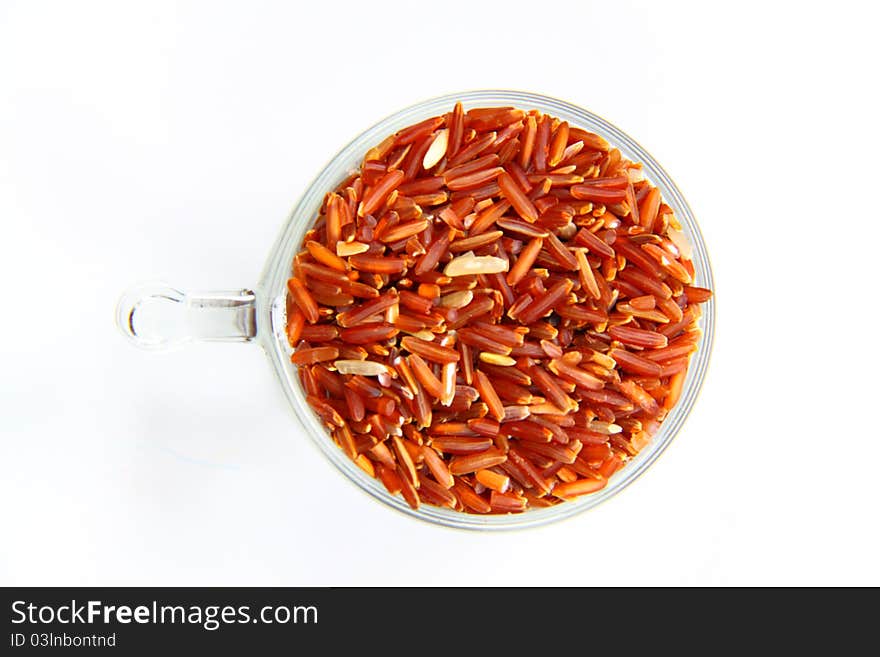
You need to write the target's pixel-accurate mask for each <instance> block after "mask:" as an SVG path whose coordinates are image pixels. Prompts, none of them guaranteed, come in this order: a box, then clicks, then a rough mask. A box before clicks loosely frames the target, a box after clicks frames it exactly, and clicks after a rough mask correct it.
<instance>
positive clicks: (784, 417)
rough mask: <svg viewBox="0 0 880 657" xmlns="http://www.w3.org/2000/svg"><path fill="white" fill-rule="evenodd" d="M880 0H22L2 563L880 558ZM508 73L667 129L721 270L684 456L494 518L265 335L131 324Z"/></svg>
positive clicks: (585, 580) (415, 567)
mask: <svg viewBox="0 0 880 657" xmlns="http://www.w3.org/2000/svg"><path fill="white" fill-rule="evenodd" d="M349 4H350V5H351V6H348V5H349ZM661 5H662V6H661ZM870 5H871V3H867V2H864V3H847V2H822V3H791V4H788V3H775V2H761V3H739V2H738V3H729V4H727V5H724V6H722V5H720V4H718V3H693V4H681V3H672V4H670V3H655V2H640V3H633V2H623V1H616V2H583V1H581V2H562V1H557V2H552V3H541V2H524V3H517V2H494V3H488V2H475V1H471V2H461V3H459V2H455V1H452V0H447V1H444V2H441V3H427V2H425V3H420V2H412V1H410V2H405V3H400V4H396V3H383V2H359V3H345V2H302V3H295V2H286V3H259V2H247V3H245V2H242V3H238V4H235V5H232V4H227V3H219V2H206V3H202V4H194V3H175V4H174V5H171V4H167V3H160V2H144V3H119V2H107V3H101V4H99V3H93V2H75V3H73V2H59V3H57V4H48V3H43V2H8V1H4V2H2V3H0V222H2V233H0V276H2V279H0V280H2V281H3V284H4V294H3V302H2V306H0V308H2V309H0V313H2V315H0V317H2V322H0V332H2V336H0V338H2V340H0V385H2V388H0V430H2V440H0V584H6V585H11V584H43V585H49V584H105V585H120V584H145V585H160V584H180V585H195V584H216V585H222V584H254V585H344V584H349V585H359V584H374V585H385V584H389V585H390V584H419V585H421V584H478V585H483V584H487V585H488V584H497V585H507V584H530V585H531V584H548V585H566V584H577V585H625V584H649V585H655V584H671V585H682V584H691V585H710V584H721V585H746V584H771V585H775V584H873V585H878V584H880V565H878V564H880V560H878V559H877V554H878V552H880V528H878V512H877V509H878V503H880V495H878V484H877V481H878V477H877V470H878V467H880V432H878V429H877V413H878V406H880V404H878V398H877V389H878V385H877V379H878V372H880V362H878V358H877V344H878V330H877V319H878V313H877V307H878V278H880V277H878V273H877V272H878V267H880V258H878V248H877V244H878V237H880V231H878V222H880V217H878V205H880V201H878V185H877V180H878V174H877V167H876V162H877V160H876V153H877V152H878V147H880V143H878V129H877V123H878V111H880V107H878V103H877V99H876V96H875V94H876V87H877V64H878V61H880V50H878V46H877V39H876V33H875V32H876V25H877V16H876V15H871V14H872V12H871V10H869V9H868V7H870ZM475 88H516V89H525V90H531V91H536V92H540V93H545V94H549V95H554V96H557V97H560V98H564V99H566V100H569V101H571V102H573V103H575V104H579V105H582V106H584V107H586V108H588V109H590V110H592V111H594V112H596V113H597V114H599V115H601V116H604V117H606V118H608V119H609V120H611V121H612V122H613V123H615V124H617V125H618V126H620V127H621V128H622V129H623V130H624V131H626V132H628V133H629V134H630V135H632V136H633V137H635V138H636V140H638V141H639V142H640V143H641V144H642V145H644V146H645V147H646V148H647V149H648V150H649V151H650V152H652V153H653V154H654V156H655V157H657V159H658V160H659V161H660V162H661V163H662V164H663V165H664V167H665V168H666V169H667V171H669V172H670V173H671V175H672V176H673V177H674V178H675V179H676V182H677V183H678V185H679V186H680V188H681V189H682V190H683V192H684V194H685V195H686V197H687V198H688V200H689V201H690V204H691V205H692V207H693V209H694V211H695V213H696V215H697V217H698V220H699V221H700V223H701V226H702V229H703V232H704V236H705V238H706V241H707V244H708V248H709V252H710V255H711V258H712V264H713V267H714V271H715V276H716V284H717V299H718V316H717V319H718V331H717V337H716V343H715V349H714V353H713V358H712V362H711V365H710V370H709V375H708V378H707V380H706V383H705V387H704V390H703V393H702V395H701V397H700V399H699V401H698V403H697V406H696V408H695V410H694V412H693V414H692V416H691V417H690V419H689V420H688V422H687V424H686V425H685V428H684V430H683V431H682V433H681V434H680V435H679V437H678V438H677V439H676V440H675V442H674V443H673V444H672V445H671V447H670V448H669V450H668V451H667V452H666V454H665V455H664V456H663V458H662V459H661V460H660V461H659V462H658V463H657V464H656V465H655V466H654V467H653V468H652V469H651V470H650V471H649V472H648V473H647V474H646V475H644V476H643V477H642V478H641V479H640V480H639V481H638V482H636V483H635V484H633V486H632V487H630V488H628V489H627V490H626V491H624V492H623V493H622V494H620V495H619V496H617V497H616V498H615V499H613V500H611V501H610V502H608V503H607V504H605V505H603V506H601V507H600V508H597V509H595V510H593V511H590V512H588V513H586V514H584V515H581V516H578V517H576V518H574V519H572V520H568V521H565V522H562V523H559V524H557V525H552V526H548V527H544V528H540V529H536V530H529V531H522V532H515V533H503V534H488V535H487V534H480V533H466V532H460V531H454V530H448V529H443V528H438V527H434V526H429V525H426V524H423V523H420V522H417V521H415V520H412V519H410V518H407V517H404V516H402V515H398V514H397V513H395V512H393V511H391V510H389V509H387V508H385V507H384V506H382V505H380V504H378V503H376V502H375V501H373V500H372V499H370V498H368V497H367V496H366V495H365V494H363V493H362V492H360V491H359V490H358V489H356V488H355V487H354V486H352V485H351V484H349V483H347V482H346V481H345V480H344V479H343V478H342V477H341V476H340V475H338V474H337V472H336V471H335V470H334V469H333V466H331V465H330V464H329V463H328V462H326V461H325V460H324V458H323V457H322V456H321V455H320V454H319V453H318V451H317V450H316V449H315V448H314V447H313V446H312V445H311V444H310V443H309V442H307V439H306V438H304V437H303V436H301V435H298V434H297V432H296V430H295V429H294V424H293V421H292V418H291V415H290V410H289V409H288V408H287V407H286V402H285V401H284V400H283V398H282V394H281V392H280V389H279V387H278V385H277V383H276V381H275V380H274V378H273V374H272V372H271V371H270V368H269V365H268V362H267V360H266V358H265V357H264V356H263V354H262V353H261V352H260V350H259V349H258V348H256V347H252V346H247V345H224V344H214V345H205V344H199V345H191V346H189V347H187V348H186V349H183V350H180V351H177V352H175V353H173V354H165V355H155V354H151V353H147V352H142V351H139V350H136V349H134V348H132V347H131V346H129V345H128V344H127V343H126V342H125V341H124V340H123V339H122V337H121V336H120V335H119V334H118V332H117V330H116V328H115V326H114V323H113V319H114V318H113V312H114V306H115V303H116V300H117V298H118V296H119V295H120V293H121V292H122V291H123V290H124V289H125V288H126V287H128V286H129V285H130V284H133V283H136V282H139V281H143V280H151V279H157V278H159V279H164V280H167V281H170V282H172V283H175V284H177V285H179V286H181V287H183V288H189V289H212V288H213V289H230V288H236V287H240V286H249V285H253V284H254V283H255V282H256V279H257V277H258V275H259V273H260V271H261V269H262V266H263V262H264V259H265V257H266V255H267V253H268V250H269V247H270V245H271V244H272V242H273V240H274V238H275V235H276V232H277V231H278V229H279V228H280V226H281V224H282V223H283V222H284V220H285V218H286V215H287V212H288V211H289V209H290V208H291V207H292V205H293V203H294V202H295V201H296V199H297V198H298V197H299V195H300V194H301V193H302V192H303V190H304V187H305V185H307V183H308V182H309V181H310V180H311V179H312V177H313V176H314V175H315V174H316V173H317V171H318V170H319V169H320V168H321V167H322V166H323V165H324V163H325V162H326V161H327V160H328V159H329V158H330V157H331V156H332V155H333V154H334V153H335V152H336V151H337V150H338V149H339V148H340V147H341V146H343V145H344V144H345V143H346V142H347V141H348V140H349V139H350V138H352V137H353V136H354V135H356V134H357V133H359V132H360V131H361V130H363V129H364V128H366V127H367V126H369V125H371V124H373V123H374V122H375V121H377V120H379V119H381V118H382V117H384V116H386V115H387V114H390V113H392V112H394V111H396V110H397V109H399V108H401V107H403V106H406V105H409V104H412V103H414V102H417V101H420V100H423V99H425V98H428V97H431V96H435V95H439V94H442V93H448V92H454V91H457V90H466V89H475Z"/></svg>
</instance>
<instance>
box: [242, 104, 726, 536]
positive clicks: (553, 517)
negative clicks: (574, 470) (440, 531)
mask: <svg viewBox="0 0 880 657" xmlns="http://www.w3.org/2000/svg"><path fill="white" fill-rule="evenodd" d="M457 101H461V102H462V104H464V105H465V108H466V109H467V108H469V107H491V106H495V105H513V106H516V107H519V108H522V109H538V110H540V111H541V112H545V113H548V114H551V115H553V116H556V117H559V118H561V119H564V120H567V121H568V122H569V123H570V124H571V125H573V126H577V127H581V128H584V129H587V130H590V131H592V132H595V133H597V134H599V135H601V136H603V137H604V138H606V139H607V140H608V141H609V143H611V144H612V145H613V146H615V147H616V148H618V149H619V150H620V151H621V153H622V154H623V155H624V156H625V157H627V158H629V159H630V160H632V161H634V162H641V163H642V165H643V168H644V172H645V176H646V177H647V178H648V179H649V180H650V181H651V182H652V183H653V184H654V185H656V186H657V187H659V188H660V191H661V194H662V196H663V199H664V200H665V201H666V203H667V204H668V205H669V206H670V207H671V208H672V209H673V211H674V212H675V216H676V218H677V219H678V220H679V222H680V223H681V225H682V229H683V232H684V233H685V234H686V236H687V237H688V239H689V240H690V242H691V244H692V246H693V251H694V253H693V263H694V269H695V284H696V285H700V286H703V287H708V288H710V289H713V290H714V289H715V288H714V282H713V276H712V269H711V266H710V263H709V256H708V253H707V250H706V245H705V242H704V240H703V236H702V234H701V232H700V229H699V226H698V225H697V222H696V219H695V218H694V215H693V212H692V210H691V208H690V206H689V205H688V203H687V201H686V200H685V199H684V196H683V195H682V193H681V191H680V190H679V189H678V187H677V186H676V185H675V183H674V182H673V181H672V178H671V177H670V176H669V174H667V173H666V171H665V170H664V169H663V167H661V166H660V164H659V163H658V162H657V161H656V160H655V159H654V158H653V157H652V156H651V155H650V153H648V151H646V150H645V149H644V148H643V147H642V146H640V145H639V144H638V143H637V142H636V141H635V140H634V139H632V138H631V137H630V136H629V135H627V134H626V133H624V132H623V131H622V130H620V129H619V128H617V127H616V126H614V125H613V124H612V123H610V122H608V121H606V120H605V119H603V118H601V117H599V116H597V115H595V114H593V113H592V112H589V111H588V110H585V109H583V108H581V107H578V106H577V105H573V104H571V103H568V102H566V101H563V100H559V99H557V98H552V97H550V96H544V95H540V94H535V93H531V92H525V91H511V90H491V89H484V90H477V91H467V92H461V93H453V94H446V95H443V96H438V97H435V98H431V99H428V100H425V101H423V102H420V103H416V104H414V105H411V106H409V107H406V108H404V109H402V110H400V111H399V112H396V113H394V114H392V115H390V116H388V117H386V118H384V119H382V120H381V121H379V122H377V123H376V124H374V125H373V126H372V127H370V128H368V129H367V130H365V131H364V132H362V133H361V134H360V135H358V136H357V137H355V138H354V139H353V140H352V141H351V142H349V143H348V144H347V145H346V146H345V147H344V148H342V149H341V150H340V151H339V152H338V153H337V154H336V155H335V156H334V157H333V159H331V160H330V162H329V163H328V164H327V165H326V166H325V167H324V168H323V169H322V170H321V172H320V173H319V174H318V175H317V177H316V178H315V179H314V180H313V181H312V183H311V184H310V185H309V186H308V187H307V188H306V191H305V192H304V194H303V196H302V197H301V198H300V200H299V201H298V202H297V203H296V205H295V206H294V208H293V210H292V211H291V213H290V215H289V217H288V220H287V222H286V223H285V224H284V226H283V227H282V230H281V232H280V234H279V236H278V239H277V240H276V243H275V246H274V248H273V249H272V251H271V252H270V255H269V258H268V260H267V262H266V266H265V269H264V271H263V275H262V276H261V279H260V283H259V285H258V288H257V301H256V303H257V316H258V318H259V322H258V325H259V335H258V339H259V340H260V343H261V345H262V346H263V348H264V349H265V351H266V353H267V354H268V356H269V359H270V361H271V362H272V365H273V369H274V371H275V373H276V375H277V376H278V379H279V381H280V382H281V385H282V388H283V389H284V392H285V396H286V397H287V399H288V401H289V402H290V405H291V408H292V409H293V411H294V416H295V419H296V421H297V422H298V424H299V426H300V428H301V429H302V430H303V431H304V432H305V433H306V434H307V435H308V436H309V437H310V438H311V441H312V443H313V444H314V445H315V446H316V447H317V448H318V449H319V451H320V452H321V453H322V454H323V455H324V456H325V457H326V458H327V459H328V460H329V461H330V462H331V463H332V464H333V465H334V466H335V467H336V468H337V469H338V470H339V471H340V472H342V474H344V475H345V477H346V478H347V479H348V480H349V481H351V482H352V483H354V484H355V485H357V487H358V488H360V489H361V490H363V491H365V492H366V493H368V494H369V495H371V496H372V497H374V498H376V499H377V500H379V501H381V502H383V503H384V504H386V505H388V506H389V507H391V508H393V509H396V510H397V511H400V512H401V513H404V514H406V515H407V516H410V517H413V518H418V519H419V520H424V521H427V522H430V523H434V524H438V525H443V526H445V527H451V528H456V529H472V530H510V529H523V528H527V527H537V526H541V525H545V524H547V523H550V522H556V521H559V520H562V519H565V518H571V517H573V516H575V515H578V514H581V513H583V512H584V511H587V510H588V509H592V508H594V507H595V506H597V505H599V504H601V503H602V502H604V501H606V500H608V499H610V498H611V497H613V496H614V495H616V494H617V493H619V492H620V491H622V490H623V489H624V488H627V487H628V486H629V485H630V484H631V483H632V482H633V481H635V480H636V479H637V478H638V477H639V476H640V475H641V474H642V473H643V472H644V471H645V470H646V469H647V468H648V467H650V466H651V465H652V464H653V463H654V462H655V461H656V460H657V459H658V457H659V456H660V455H661V454H662V453H663V452H664V451H665V450H666V448H667V447H668V446H669V444H670V443H671V442H672V440H673V439H674V438H675V436H676V435H678V433H679V431H680V430H681V427H682V425H683V424H684V421H685V419H686V418H687V417H688V415H689V414H690V412H691V409H692V408H693V406H694V403H695V402H696V399H697V396H698V394H699V391H700V389H701V387H702V384H703V381H704V379H705V375H706V371H707V368H708V364H709V357H710V353H711V351H712V344H713V341H714V328H715V299H714V296H713V298H712V299H710V300H709V301H708V302H707V303H705V304H703V316H702V317H701V319H700V327H701V329H702V337H701V339H700V342H699V343H698V346H697V351H696V353H695V354H694V355H693V357H692V359H691V363H690V367H689V370H688V374H687V377H686V379H685V384H684V388H683V390H682V395H681V398H680V399H679V401H678V404H676V406H675V407H674V408H673V410H672V411H671V412H670V414H669V415H668V417H667V418H666V419H665V420H664V422H663V423H662V424H661V427H660V430H659V431H658V433H657V435H656V436H655V437H654V440H653V441H652V443H651V444H650V445H649V446H648V447H646V448H645V449H644V450H642V452H640V453H639V454H638V455H637V456H636V457H634V458H633V459H632V460H631V461H630V462H629V463H627V465H626V466H625V467H624V468H623V469H622V470H620V471H619V472H617V473H616V474H615V475H614V476H613V477H612V478H611V480H610V481H609V483H608V485H607V486H606V487H605V488H604V489H602V490H601V491H599V492H597V493H594V494H591V495H587V496H584V497H582V498H579V499H578V500H575V501H571V502H563V503H560V504H558V505H555V506H553V507H549V508H545V509H534V510H530V511H526V512H524V513H521V514H510V515H485V516H483V515H476V514H467V513H461V512H459V511H452V510H450V509H444V508H439V507H434V506H430V505H422V506H421V507H419V509H412V508H410V506H409V505H408V504H407V503H406V502H405V501H404V500H403V498H402V497H400V496H392V495H390V494H389V493H388V492H387V491H386V490H385V488H384V486H383V485H382V484H381V482H379V481H378V480H376V479H373V478H371V477H369V476H368V475H367V474H366V473H365V472H363V471H362V470H361V469H360V468H359V467H358V466H357V465H355V464H354V463H353V462H352V461H351V460H350V459H349V458H348V457H347V456H346V455H345V454H344V453H343V452H342V450H341V449H339V447H338V446H337V445H336V444H335V443H334V442H333V441H332V439H331V438H330V436H329V435H328V433H327V431H326V430H325V429H324V427H323V426H322V425H321V424H320V422H319V421H318V420H317V418H316V417H315V415H314V414H313V413H312V411H311V409H310V408H309V406H308V405H307V404H306V401H305V397H304V395H303V393H302V390H301V388H300V384H299V379H298V376H297V373H296V368H295V366H294V365H293V364H292V363H291V362H290V358H289V355H290V347H289V345H288V344H287V340H286V333H285V324H286V316H285V302H284V297H285V294H286V283H287V279H288V277H289V275H290V266H291V261H292V259H293V256H294V254H295V253H296V252H297V251H298V247H299V245H300V244H301V242H302V238H303V236H304V234H305V232H306V230H307V229H308V228H309V227H310V226H311V224H312V222H313V221H314V218H315V216H316V215H317V212H318V209H319V207H320V204H321V202H322V200H323V198H324V195H325V194H326V193H327V192H328V191H331V190H332V189H334V188H335V187H336V186H337V185H338V184H339V183H340V182H341V181H342V180H343V179H345V178H346V177H347V176H348V175H349V174H350V172H351V171H353V170H354V169H356V168H357V166H358V165H359V163H360V161H361V158H362V157H363V154H364V153H365V152H366V151H367V150H368V149H369V148H371V147H373V146H375V145H376V144H378V143H379V142H380V141H381V140H382V139H384V138H385V137H386V136H388V135H389V134H391V133H393V132H395V131H397V130H399V129H401V128H403V127H406V126H408V125H410V124H412V123H415V122H417V121H420V120H423V119H425V118H429V117H431V116H436V115H439V114H443V113H445V112H448V111H449V110H450V109H451V108H452V107H453V105H454V104H455V102H457Z"/></svg>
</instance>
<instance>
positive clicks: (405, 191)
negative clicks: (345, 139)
mask: <svg viewBox="0 0 880 657" xmlns="http://www.w3.org/2000/svg"><path fill="white" fill-rule="evenodd" d="M639 169H640V166H639V165H638V164H634V163H632V162H629V161H627V160H626V159H624V158H623V157H622V156H621V155H620V152H619V151H617V150H616V149H614V148H612V147H611V146H610V145H609V144H608V143H607V142H606V141H605V140H604V139H602V138H601V137H599V136H598V135H595V134H593V133H590V132H587V131H585V130H582V129H580V128H577V127H576V126H569V125H568V123H566V122H564V121H557V120H556V119H554V118H552V117H550V116H547V115H543V114H541V113H540V112H537V111H529V112H524V111H522V110H519V109H516V108H476V109H471V110H469V111H468V112H465V111H464V109H463V108H462V106H461V104H460V103H458V104H456V105H455V107H454V108H453V109H452V111H450V112H449V113H448V114H445V115H443V116H438V117H434V118H431V119H427V120H425V121H422V122H420V123H418V124H416V125H413V126H410V127H408V128H406V129H404V130H401V131H399V132H398V133H397V134H396V135H392V136H390V137H389V138H388V139H386V140H385V141H383V142H382V143H381V144H379V145H378V146H376V147H375V148H372V149H370V151H369V152H368V153H367V154H366V156H365V158H364V162H363V164H362V166H361V169H360V171H359V172H358V173H357V174H355V175H354V176H352V177H350V178H349V179H348V180H346V181H345V182H344V183H343V184H342V185H341V186H340V187H339V188H338V189H337V190H336V191H335V192H333V193H330V194H328V195H327V197H326V198H325V202H324V204H323V205H322V208H321V210H320V217H319V218H318V220H317V221H316V223H315V225H314V227H313V228H312V230H310V231H309V232H308V234H307V235H306V237H305V239H304V240H303V247H302V249H301V251H300V253H298V254H297V255H296V257H295V258H294V262H293V276H292V277H291V278H290V279H289V281H288V290H289V295H288V305H287V313H288V324H287V337H288V340H289V342H290V344H291V347H292V348H293V352H292V355H291V361H292V362H293V364H295V365H296V366H297V367H298V368H299V375H300V380H301V382H302V385H303V389H304V391H305V392H306V401H307V402H308V403H309V404H310V405H311V406H312V408H313V409H314V411H315V413H316V414H317V416H318V417H319V418H320V420H321V421H322V422H323V423H324V424H325V425H326V426H327V428H328V431H329V433H330V435H331V437H332V439H333V440H334V441H336V442H337V443H338V444H339V446H340V448H341V449H343V451H344V452H345V453H346V454H348V456H349V457H350V458H352V459H353V460H354V461H355V463H356V464H357V465H358V467H360V468H361V469H362V470H363V471H364V472H365V473H366V474H367V475H369V476H373V477H376V478H377V479H379V480H380V481H381V482H382V483H383V485H384V486H385V488H386V489H387V490H388V491H389V492H390V493H391V494H398V493H400V494H401V495H403V497H404V499H406V501H407V503H409V504H410V505H411V506H412V507H413V508H417V507H418V506H419V505H420V504H422V503H427V504H434V505H437V506H443V507H447V508H453V509H457V510H459V511H462V512H468V513H518V512H522V511H524V510H526V509H528V508H531V507H544V506H550V505H553V504H557V503H560V502H562V501H566V500H571V499H574V498H577V497H579V496H582V495H588V494H592V493H595V492H597V491H598V490H601V489H602V488H604V487H605V486H606V485H607V482H608V479H609V477H612V476H613V475H614V473H615V472H616V471H617V470H619V469H620V468H621V467H623V466H624V465H625V464H626V462H627V461H628V460H630V459H631V458H633V456H635V455H636V454H637V453H638V452H639V451H640V450H641V449H644V448H645V447H646V446H647V445H649V444H650V442H651V437H652V436H653V435H654V434H655V433H656V432H657V430H658V429H659V427H660V426H661V424H662V422H663V420H664V419H665V417H666V416H667V414H668V413H669V411H670V410H671V409H672V408H673V407H674V406H675V404H676V403H677V401H678V399H679V397H680V396H681V393H682V390H683V387H684V382H685V380H686V375H687V368H688V364H689V359H690V357H691V355H692V354H693V353H694V351H695V350H696V348H697V342H698V340H699V330H698V328H697V321H698V319H699V317H700V309H699V304H701V303H704V302H706V301H707V300H709V299H710V298H711V295H712V292H711V291H710V290H707V289H704V288H700V287H695V286H694V285H693V278H694V267H693V263H692V262H691V260H690V258H691V248H690V245H689V244H688V243H687V240H686V239H685V237H684V234H683V233H682V232H681V230H679V226H678V224H677V222H676V221H675V218H674V217H673V215H672V211H671V210H670V208H669V206H668V205H666V204H664V203H663V200H662V198H661V193H660V190H659V189H658V188H656V187H654V186H652V185H651V184H650V183H649V182H648V181H646V180H644V179H643V176H642V175H641V173H640V171H639Z"/></svg>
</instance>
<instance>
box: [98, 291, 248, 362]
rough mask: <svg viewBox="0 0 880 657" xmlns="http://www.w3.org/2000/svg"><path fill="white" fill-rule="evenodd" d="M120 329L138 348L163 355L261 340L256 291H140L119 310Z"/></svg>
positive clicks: (124, 298)
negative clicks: (190, 345) (195, 346)
mask: <svg viewBox="0 0 880 657" xmlns="http://www.w3.org/2000/svg"><path fill="white" fill-rule="evenodd" d="M116 324H117V326H118V327H119V329H120V330H121V331H122V334H123V335H124V336H125V337H126V338H128V339H129V340H130V341H131V342H132V343H133V344H135V345H137V346H138V347H141V348H144V349H154V350H158V351H162V350H167V349H172V348H174V347H176V346H179V345H181V344H184V343H186V342H190V341H195V340H207V341H215V342H249V341H251V340H253V339H254V338H255V337H256V335H257V321H256V295H255V294H254V293H253V292H252V291H251V290H231V291H219V292H182V291H180V290H178V289H176V288H174V287H172V286H170V285H167V284H165V283H147V284H144V285H138V286H136V287H133V288H131V289H129V290H128V291H126V292H125V294H123V295H122V298H121V299H120V300H119V304H118V305H117V307H116Z"/></svg>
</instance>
